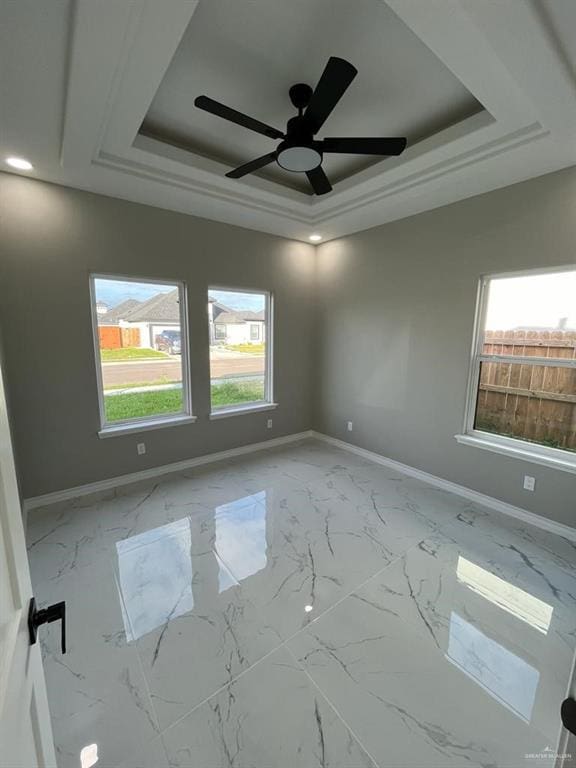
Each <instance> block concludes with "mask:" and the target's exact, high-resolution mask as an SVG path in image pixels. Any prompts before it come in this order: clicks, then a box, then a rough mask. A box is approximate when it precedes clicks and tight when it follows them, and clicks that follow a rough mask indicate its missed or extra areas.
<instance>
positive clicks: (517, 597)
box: [456, 557, 554, 634]
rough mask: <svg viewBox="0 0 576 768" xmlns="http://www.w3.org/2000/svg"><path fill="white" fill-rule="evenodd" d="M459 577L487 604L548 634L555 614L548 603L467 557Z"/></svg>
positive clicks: (460, 560)
mask: <svg viewBox="0 0 576 768" xmlns="http://www.w3.org/2000/svg"><path fill="white" fill-rule="evenodd" d="M456 576H457V577H458V580H459V581H460V582H462V583H463V584H465V585H466V586H467V587H470V589H473V590H474V592H477V593H478V594H479V595H481V596H482V597H484V598H486V600H489V601H490V602H491V603H494V605H498V606H499V607H500V608H503V609H504V610H505V611H508V613H511V614H512V615H513V616H516V618H518V619H521V620H522V621H525V622H526V623H527V624H529V625H530V626H531V627H534V629H537V630H538V631H539V632H542V633H543V634H547V632H548V629H549V628H550V622H551V621H552V613H553V611H554V609H553V608H552V606H551V605H548V603H545V602H544V601H543V600H539V599H538V598H537V597H534V595H531V594H529V593H528V592H525V591H524V590H523V589H520V588H519V587H516V586H514V584H511V583H510V582H508V581H505V580H504V579H501V578H499V577H498V576H495V575H494V574H493V573H490V571H487V570H485V569H484V568H481V567H480V566H479V565H476V564H475V563H472V562H471V561H470V560H467V559H466V558H465V557H459V558H458V565H457V567H456Z"/></svg>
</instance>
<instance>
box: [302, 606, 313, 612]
mask: <svg viewBox="0 0 576 768" xmlns="http://www.w3.org/2000/svg"><path fill="white" fill-rule="evenodd" d="M304 610H305V611H306V613H310V611H312V610H314V606H313V605H305V606H304Z"/></svg>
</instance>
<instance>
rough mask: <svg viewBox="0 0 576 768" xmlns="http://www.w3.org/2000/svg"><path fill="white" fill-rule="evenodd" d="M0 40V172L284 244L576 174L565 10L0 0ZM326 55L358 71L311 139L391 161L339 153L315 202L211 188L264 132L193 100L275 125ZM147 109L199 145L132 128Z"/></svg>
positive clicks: (564, 1)
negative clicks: (295, 86)
mask: <svg viewBox="0 0 576 768" xmlns="http://www.w3.org/2000/svg"><path fill="white" fill-rule="evenodd" d="M296 11H298V12H296ZM0 35H1V37H0V56H1V61H0V66H1V71H2V76H1V77H0V89H1V91H0V104H1V105H2V109H1V114H0V121H1V122H0V162H1V161H2V158H5V157H7V156H9V155H19V156H24V157H27V158H28V159H29V160H31V162H32V163H33V164H34V170H33V171H32V172H31V173H30V174H29V175H31V176H32V177H35V178H39V179H45V180H49V181H53V182H56V183H59V184H64V185H67V186H71V187H77V188H80V189H87V190H91V191H94V192H97V193H100V194H105V195H110V196H114V197H119V198H123V199H128V200H134V201H136V202H141V203H145V204H148V205H154V206H159V207H163V208H168V209H172V210H177V211H182V212H185V213H190V214H193V215H197V216H203V217H206V218H211V219H215V220H218V221H225V222H229V223H233V224H238V225H240V226H244V227H249V228H252V229H257V230H261V231H266V232H273V233H276V234H280V235H283V236H286V237H292V238H296V239H301V240H307V238H308V236H309V234H311V233H312V232H314V231H317V232H320V233H321V234H322V235H323V237H324V239H325V240H328V239H332V238H335V237H340V236H342V235H345V234H348V233H350V232H355V231H358V230H361V229H366V228H368V227H371V226H375V225H378V224H382V223H385V222H387V221H392V220H394V219H398V218H402V217H404V216H409V215H412V214H414V213H418V212H420V211H423V210H428V209H431V208H434V207H437V206H439V205H445V204H447V203H450V202H453V201H455V200H459V199H463V198H465V197H469V196H471V195H475V194H480V193H482V192H486V191H489V190H491V189H495V188H498V187H502V186H506V185H508V184H512V183H514V182H517V181H522V180H524V179H527V178H531V177H534V176H538V175H540V174H543V173H547V172H550V171H554V170H557V169H560V168H564V167H567V166H570V165H574V164H575V163H576V140H575V130H574V126H576V81H575V77H574V72H575V66H576V2H574V0H545V2H536V0H507V1H506V2H505V3H503V2H500V0H482V2H480V1H479V0H434V2H423V0H354V2H350V0H348V2H344V0H306V2H305V1H304V0H290V2H285V0H284V2H280V0H234V2H232V0H208V2H207V4H206V5H205V4H204V0H202V3H201V4H200V5H198V3H197V1H196V0H162V2H158V1H157V0H114V2H113V3H108V2H94V1H93V0H70V2H69V1H68V0H51V2H49V3H38V1H37V0H18V2H16V1H15V0H0ZM222 40H227V41H228V44H227V46H225V45H223V43H222ZM314 40H316V41H319V42H318V46H317V47H316V46H314V45H313V41H314ZM330 55H337V56H343V57H345V58H348V59H349V60H350V61H352V63H354V64H355V66H357V67H358V69H359V75H358V77H357V78H356V80H355V81H354V83H353V84H352V86H351V87H350V89H349V91H348V92H347V94H346V95H345V97H344V98H343V99H342V101H341V102H340V105H339V107H338V108H337V110H336V112H335V113H334V115H333V116H332V117H331V118H330V119H329V121H328V122H327V123H326V134H325V135H330V134H332V135H337V134H338V133H340V132H341V133H343V134H359V135H362V133H372V132H374V133H380V132H386V133H396V132H398V133H399V134H402V133H406V134H407V135H408V136H409V137H411V139H412V141H411V144H410V145H409V147H408V149H407V150H406V152H405V153H404V154H403V155H402V156H401V157H399V158H389V159H385V160H381V161H379V162H377V163H375V164H374V165H371V166H370V167H368V168H364V169H362V170H357V172H354V173H353V175H351V176H348V174H350V173H351V172H353V171H354V168H353V167H352V166H351V165H348V163H350V162H351V160H350V158H347V157H344V158H340V159H341V160H342V161H343V164H342V165H341V166H340V167H333V168H332V169H331V172H332V173H333V174H334V176H335V177H336V178H341V177H342V178H341V180H340V181H339V182H338V183H337V184H336V185H335V189H334V191H333V192H332V193H331V194H329V195H325V196H322V197H313V196H309V195H303V194H302V193H301V192H299V191H296V190H294V189H293V188H291V187H288V186H285V184H283V183H277V181H275V180H271V179H270V178H263V177H259V176H256V175H253V176H248V177H245V178H244V179H242V180H232V179H227V178H226V177H225V173H226V172H227V171H228V170H229V167H230V166H229V165H228V164H227V162H224V161H226V160H229V159H234V160H235V158H238V160H239V161H240V162H242V161H244V160H247V159H249V158H250V157H253V156H254V157H255V156H257V155H259V154H263V153H264V152H263V151H262V150H261V146H262V145H261V142H264V143H265V144H267V145H268V142H269V140H268V139H266V138H265V137H264V136H262V137H261V136H258V135H257V134H254V135H253V136H252V135H251V134H250V132H248V131H245V132H244V131H242V129H241V128H240V127H238V128H235V127H234V126H228V125H227V124H226V123H225V122H224V121H219V120H218V119H217V118H216V117H210V116H209V115H204V114H202V113H200V111H199V110H194V109H193V108H192V101H193V98H194V96H195V95H196V92H195V91H196V89H197V88H201V89H202V91H205V92H206V93H207V95H210V96H212V97H213V98H216V99H218V100H222V101H228V102H229V103H230V104H231V105H232V106H236V107H238V108H240V109H242V110H246V111H248V112H253V113H254V116H255V117H260V118H261V119H262V120H265V121H268V122H276V121H280V120H281V119H282V116H283V115H284V116H287V114H289V108H288V102H287V99H285V92H286V90H287V87H289V85H290V84H292V83H293V82H295V81H298V80H304V81H309V82H311V83H312V84H314V81H315V80H316V79H317V77H318V76H319V74H320V72H321V71H322V68H323V66H324V63H325V61H326V59H327V58H328V56H330ZM190 69H191V70H192V71H189V70H190ZM254 86H256V87H254ZM187 91H189V92H190V94H189V98H188V99H187V98H186V92H187ZM478 104H482V105H483V107H484V109H482V110H480V111H479V112H478V111H475V110H476V109H477V105H478ZM471 112H474V114H471ZM470 114H471V116H470ZM147 115H148V116H149V120H150V122H151V121H152V117H154V120H155V121H158V122H159V123H161V124H162V126H163V128H162V130H168V129H170V130H171V131H174V132H178V133H179V134H180V133H182V135H183V137H184V138H185V140H186V141H187V142H188V143H189V144H190V146H191V147H195V148H198V147H200V146H201V148H202V154H199V153H197V152H194V151H190V149H183V148H182V147H178V146H174V145H173V144H170V143H167V142H166V141H160V140H158V139H157V138H156V139H151V138H149V137H145V136H142V135H140V134H139V133H138V131H139V128H140V126H141V124H142V122H143V121H144V119H145V118H146V116H147ZM162 121H163V122H162ZM454 121H456V122H454ZM449 123H453V124H452V125H450V127H445V126H446V125H447V124H449ZM281 127H282V126H281ZM216 139H217V140H216ZM211 142H213V144H210V143H211ZM251 142H253V143H251ZM223 143H225V144H226V147H227V149H226V151H229V152H230V153H231V154H230V156H228V155H224V154H220V153H221V152H222V146H223ZM264 151H266V150H264ZM352 162H354V159H353V158H352ZM4 170H6V171H9V169H8V168H7V167H4Z"/></svg>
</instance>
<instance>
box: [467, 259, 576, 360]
mask: <svg viewBox="0 0 576 768" xmlns="http://www.w3.org/2000/svg"><path fill="white" fill-rule="evenodd" d="M575 346H576V270H571V271H566V272H553V273H548V274H540V275H525V276H522V277H505V278H494V279H492V280H491V281H490V288H489V292H488V306H487V312H486V323H485V331H484V344H483V350H482V351H483V352H484V353H485V354H490V355H524V356H531V357H533V356H539V357H561V358H569V359H573V358H574V348H575Z"/></svg>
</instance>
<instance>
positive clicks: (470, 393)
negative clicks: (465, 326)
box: [454, 264, 576, 473]
mask: <svg viewBox="0 0 576 768" xmlns="http://www.w3.org/2000/svg"><path fill="white" fill-rule="evenodd" d="M574 269H576V264H564V265H562V266H560V267H549V268H541V269H530V270H523V271H519V272H499V273H492V274H489V275H484V276H482V277H481V279H480V282H479V285H478V294H477V299H476V314H475V317H474V333H473V342H472V349H471V354H470V368H469V375H468V389H467V394H466V408H465V414H464V425H463V430H462V433H461V434H458V435H455V436H454V437H455V438H456V440H457V441H458V442H459V443H461V444H463V445H471V446H474V447H476V448H481V449H483V450H488V451H492V452H494V453H499V454H502V455H505V456H513V457H515V458H517V459H523V460H524V461H529V462H533V463H535V464H541V465H543V466H546V467H553V468H554V469H560V470H562V471H565V472H573V473H576V453H572V452H571V451H565V450H562V449H561V448H550V447H549V446H546V445H540V444H538V443H530V442H528V441H527V440H522V439H521V438H514V437H506V436H504V435H498V434H493V433H491V432H483V431H482V430H479V429H475V428H474V420H475V416H476V403H477V399H478V388H479V383H480V364H481V363H482V362H488V363H494V362H496V363H528V364H530V365H544V366H547V367H554V368H557V367H567V368H576V360H568V359H566V358H553V357H532V356H520V355H518V356H516V355H515V356H512V355H488V354H485V353H484V352H483V346H484V325H485V322H486V312H487V309H488V295H489V288H490V283H491V282H492V281H493V280H498V279H505V278H511V277H525V276H530V275H533V276H535V275H545V274H550V273H554V272H569V271H572V270H574Z"/></svg>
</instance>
